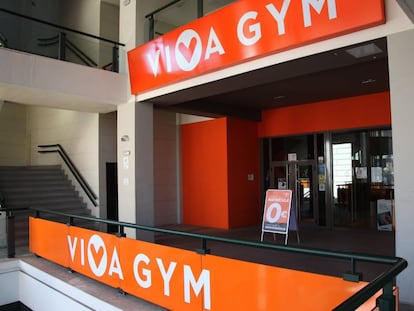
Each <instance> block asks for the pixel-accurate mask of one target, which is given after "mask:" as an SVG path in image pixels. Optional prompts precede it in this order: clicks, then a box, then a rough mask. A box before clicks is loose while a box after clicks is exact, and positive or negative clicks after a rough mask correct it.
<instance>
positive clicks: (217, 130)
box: [181, 118, 228, 228]
mask: <svg viewBox="0 0 414 311" xmlns="http://www.w3.org/2000/svg"><path fill="white" fill-rule="evenodd" d="M181 150H182V158H181V159H182V184H183V221H184V223H185V224H190V225H199V226H209V227H215V228H228V165H227V163H228V162H227V161H228V160H227V120H226V119H225V118H220V119H215V120H209V121H205V122H198V123H192V124H185V125H182V126H181Z"/></svg>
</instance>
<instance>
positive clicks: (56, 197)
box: [0, 165, 98, 246]
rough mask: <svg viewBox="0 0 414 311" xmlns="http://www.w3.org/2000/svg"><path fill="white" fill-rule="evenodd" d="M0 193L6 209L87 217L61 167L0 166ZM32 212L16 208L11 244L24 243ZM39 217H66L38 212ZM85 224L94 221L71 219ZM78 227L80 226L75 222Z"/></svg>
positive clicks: (85, 209)
mask: <svg viewBox="0 0 414 311" xmlns="http://www.w3.org/2000/svg"><path fill="white" fill-rule="evenodd" d="M0 192H1V193H2V195H3V197H4V199H5V203H6V207H7V208H12V209H14V208H26V207H32V208H41V209H45V210H52V211H58V212H62V213H65V214H73V215H79V216H87V217H90V216H91V211H90V210H89V209H88V208H87V205H86V203H85V202H83V200H82V198H81V197H80V196H79V192H78V191H77V190H76V189H75V187H74V186H73V184H72V183H71V181H70V180H69V179H68V176H67V175H66V174H65V172H64V171H63V170H62V168H61V166H59V165H53V166H30V167H28V166H25V167H18V166H13V167H4V166H0ZM35 214H36V213H35V212H34V211H30V210H28V211H16V212H15V213H14V215H15V225H14V226H15V245H16V246H25V245H28V234H29V233H28V231H29V216H35ZM41 216H42V218H47V219H50V220H53V221H59V222H63V223H66V222H67V221H68V217H64V216H59V215H53V214H47V213H41ZM74 222H75V225H77V226H78V223H80V224H82V225H84V226H85V227H91V228H95V227H98V225H97V224H96V223H95V222H89V224H88V222H86V221H84V220H76V219H75V220H74ZM79 226H81V225H79Z"/></svg>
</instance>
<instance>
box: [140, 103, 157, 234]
mask: <svg viewBox="0 0 414 311" xmlns="http://www.w3.org/2000/svg"><path fill="white" fill-rule="evenodd" d="M153 120H154V118H153V106H152V104H145V103H139V102H137V103H136V104H135V202H136V203H135V204H136V206H135V215H136V222H137V224H140V225H145V226H154V126H153V123H154V121H153ZM153 236H154V234H153V232H150V231H141V230H139V231H138V232H137V237H138V238H139V239H142V240H146V241H152V240H153Z"/></svg>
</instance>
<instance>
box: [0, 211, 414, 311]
mask: <svg viewBox="0 0 414 311" xmlns="http://www.w3.org/2000/svg"><path fill="white" fill-rule="evenodd" d="M24 209H26V210H32V211H34V212H35V216H36V217H37V218H40V216H41V213H45V214H52V215H59V216H63V217H67V218H68V223H69V225H73V221H74V219H81V220H86V221H92V222H99V223H104V224H111V225H116V226H118V228H119V232H118V235H119V236H125V234H124V228H125V227H128V228H133V229H139V230H146V231H152V232H159V233H166V234H172V235H178V236H184V237H190V238H196V239H200V240H201V242H202V243H201V244H202V249H198V250H196V251H197V252H198V253H204V254H206V253H209V250H208V249H207V241H216V242H222V243H228V244H234V245H242V246H247V247H256V248H263V249H269V250H275V251H281V252H289V253H296V254H305V255H314V256H322V257H329V258H336V259H348V260H350V261H351V266H352V268H353V269H354V268H355V262H356V261H363V262H371V263H377V264H386V265H390V266H391V267H390V268H389V269H387V270H386V271H384V272H383V273H381V274H380V275H379V276H377V277H376V278H375V279H374V280H373V281H371V282H369V283H368V285H366V286H365V287H363V288H362V289H361V290H359V291H358V292H357V293H355V294H354V295H352V296H351V297H350V298H348V299H347V300H345V301H344V302H343V303H341V304H340V305H338V306H337V307H335V308H334V309H333V310H335V311H348V310H355V309H356V308H358V307H359V306H361V305H362V304H363V303H364V302H365V301H367V300H369V299H370V298H371V297H372V296H374V295H375V294H376V293H378V292H379V291H380V290H381V289H382V290H383V293H382V295H381V296H380V297H379V298H377V305H380V310H381V311H391V310H395V297H394V296H393V287H394V286H393V282H394V279H395V277H396V276H397V275H398V274H399V273H400V272H401V271H403V270H404V269H405V268H406V267H407V265H408V264H407V261H406V260H405V259H403V258H400V257H389V256H377V255H368V254H361V253H346V252H337V251H330V250H322V249H314V248H305V247H295V246H287V245H275V244H269V243H265V242H253V241H247V240H238V239H230V238H224V237H218V236H212V235H206V234H199V233H190V232H184V231H178V230H171V229H164V228H157V227H150V226H144V225H138V224H133V223H127V222H120V221H114V220H108V219H101V218H95V217H88V216H81V215H74V214H68V213H61V212H57V211H53V210H45V209H40V208H30V207H29V208H20V209H18V210H19V211H22V210H24ZM10 210H12V209H0V212H2V211H6V212H7V211H10ZM10 219H11V221H13V217H11V218H10ZM13 245H14V244H13ZM9 253H10V250H9ZM11 253H12V254H14V253H13V252H11ZM382 304H383V305H382Z"/></svg>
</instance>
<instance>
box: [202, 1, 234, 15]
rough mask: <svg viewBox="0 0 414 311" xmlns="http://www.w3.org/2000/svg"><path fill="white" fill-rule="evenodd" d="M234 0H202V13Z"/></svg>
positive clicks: (207, 12) (205, 13) (209, 11)
mask: <svg viewBox="0 0 414 311" xmlns="http://www.w3.org/2000/svg"><path fill="white" fill-rule="evenodd" d="M233 2H235V0H204V4H203V5H204V15H207V14H209V13H212V12H214V11H217V10H218V9H221V8H222V7H224V6H226V5H228V4H230V3H233Z"/></svg>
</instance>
